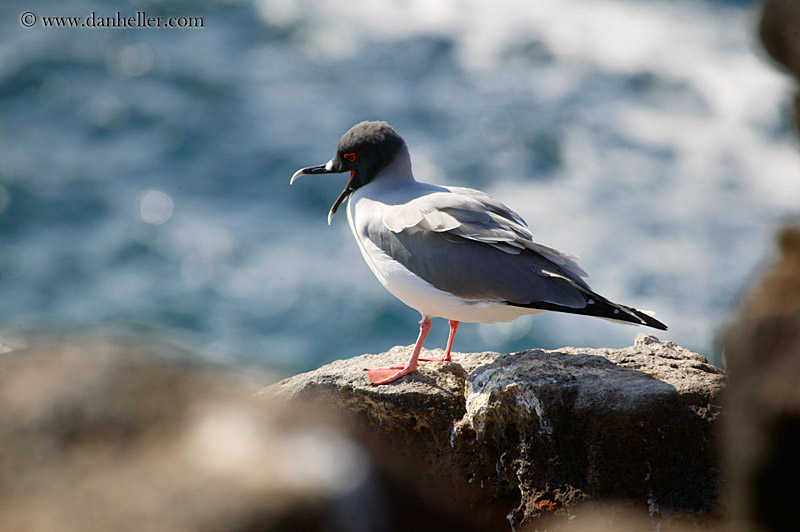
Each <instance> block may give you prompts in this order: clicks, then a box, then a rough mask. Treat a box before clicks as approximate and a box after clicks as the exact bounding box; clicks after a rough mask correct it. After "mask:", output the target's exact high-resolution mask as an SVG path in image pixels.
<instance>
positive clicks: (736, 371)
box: [723, 224, 800, 531]
mask: <svg viewBox="0 0 800 532" xmlns="http://www.w3.org/2000/svg"><path fill="white" fill-rule="evenodd" d="M778 240H779V243H780V250H781V253H780V256H779V257H778V258H777V260H775V261H774V263H773V264H771V265H770V266H769V267H768V268H766V269H765V271H764V272H763V273H762V274H761V275H760V276H759V278H758V279H757V280H756V282H754V283H753V286H752V287H751V288H750V289H749V290H748V291H747V293H746V294H745V295H744V297H743V298H742V301H741V303H740V305H739V309H738V310H737V312H736V314H735V315H734V316H733V317H732V320H731V323H730V325H729V326H728V327H727V330H726V331H725V334H724V335H723V346H724V350H725V356H726V358H727V360H728V367H729V368H730V387H729V389H728V390H727V391H726V393H725V410H726V420H725V423H724V432H723V434H724V436H725V442H726V446H725V465H726V473H727V477H728V478H729V479H730V486H729V489H728V501H727V507H728V508H729V515H728V518H729V520H730V521H731V522H733V523H735V524H736V526H737V527H738V528H737V529H736V530H763V531H770V530H772V531H782V530H795V529H796V528H797V523H796V521H797V519H796V517H795V511H794V502H795V494H796V492H795V491H794V489H793V488H789V489H787V487H788V486H793V485H794V483H795V482H796V480H795V479H797V478H798V475H800V459H799V458H798V452H797V451H798V448H800V386H799V385H798V384H800V381H799V380H798V376H800V224H795V225H793V226H787V227H785V228H783V229H782V230H781V232H780V234H779V238H778Z"/></svg>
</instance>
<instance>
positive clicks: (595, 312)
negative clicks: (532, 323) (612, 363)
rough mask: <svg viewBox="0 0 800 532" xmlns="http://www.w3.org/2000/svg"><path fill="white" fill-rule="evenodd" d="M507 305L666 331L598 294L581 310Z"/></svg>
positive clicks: (652, 320) (538, 303) (663, 326)
mask: <svg viewBox="0 0 800 532" xmlns="http://www.w3.org/2000/svg"><path fill="white" fill-rule="evenodd" d="M507 303H508V304H509V305H514V306H515V307H526V308H535V309H541V310H549V311H553V312H565V313H568V314H580V315H582V316H594V317H596V318H605V319H610V320H614V321H623V322H626V323H632V324H634V325H644V326H646V327H652V328H653V329H658V330H660V331H666V330H667V329H668V328H667V325H666V324H665V323H662V322H660V321H658V320H657V319H655V318H654V317H652V316H650V315H649V314H646V313H644V312H642V311H641V310H636V309H635V308H632V307H626V306H624V305H618V304H616V303H612V302H611V301H609V300H607V299H605V298H603V297H601V296H599V295H598V294H592V297H590V298H587V300H586V305H585V306H583V307H581V308H572V307H566V306H563V305H556V304H553V303H547V302H545V301H533V302H530V303H513V302H510V301H509V302H507Z"/></svg>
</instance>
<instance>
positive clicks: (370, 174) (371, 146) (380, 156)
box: [289, 122, 406, 224]
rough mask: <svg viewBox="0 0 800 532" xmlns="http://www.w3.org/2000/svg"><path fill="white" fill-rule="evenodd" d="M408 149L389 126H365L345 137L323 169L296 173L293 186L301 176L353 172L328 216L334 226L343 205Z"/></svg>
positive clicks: (323, 165) (356, 127)
mask: <svg viewBox="0 0 800 532" xmlns="http://www.w3.org/2000/svg"><path fill="white" fill-rule="evenodd" d="M405 145H406V143H405V141H404V140H403V137H401V136H400V135H399V134H398V133H397V131H395V130H394V128H392V126H390V125H389V124H387V123H386V122H361V123H359V124H356V125H354V126H353V127H351V128H350V129H349V130H348V131H347V132H346V133H345V134H344V135H342V138H341V139H339V146H338V147H337V148H336V155H335V156H334V157H333V159H331V160H330V161H328V162H327V163H326V164H322V165H319V166H309V167H307V168H301V169H300V170H298V171H297V172H295V173H294V175H293V176H292V179H291V181H289V184H292V183H294V181H295V179H297V178H298V177H300V176H301V175H309V174H340V173H343V172H350V180H349V181H348V182H347V186H346V187H345V189H344V190H343V191H342V193H341V194H340V195H339V197H338V198H337V199H336V202H335V203H334V204H333V206H332V207H331V210H330V212H329V213H328V224H330V223H331V218H333V215H334V214H335V213H336V210H337V209H338V208H339V206H340V205H341V204H342V202H343V201H344V200H346V199H347V198H348V197H349V196H350V194H352V193H353V191H354V190H356V189H358V188H359V187H363V186H364V185H366V184H367V183H369V182H370V181H372V180H373V179H374V178H375V176H377V175H378V174H379V173H380V172H381V170H383V169H384V168H386V167H387V166H388V165H389V164H390V163H391V162H392V161H393V160H394V158H395V157H396V156H397V154H398V153H399V152H400V151H401V150H402V149H403V148H404V147H405Z"/></svg>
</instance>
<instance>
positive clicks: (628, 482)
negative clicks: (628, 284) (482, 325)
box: [264, 335, 725, 529]
mask: <svg viewBox="0 0 800 532" xmlns="http://www.w3.org/2000/svg"><path fill="white" fill-rule="evenodd" d="M409 349H410V347H397V348H394V349H392V350H390V351H388V352H387V353H384V354H382V355H364V356H360V357H355V358H351V359H348V360H339V361H336V362H333V363H332V364H329V365H327V366H324V367H322V368H320V369H318V370H316V371H313V372H310V373H306V374H302V375H297V376H295V377H292V378H290V379H286V380H284V381H282V382H280V383H278V384H276V385H273V386H271V387H269V388H267V389H266V390H265V391H264V395H266V396H268V397H270V398H282V399H285V400H291V401H298V400H299V401H302V402H303V403H306V404H309V403H310V404H312V405H314V407H316V408H320V409H324V410H327V411H332V412H335V413H336V414H337V415H341V414H344V415H345V416H346V417H348V418H349V419H351V420H354V421H355V422H354V423H353V425H354V426H355V427H358V429H357V439H358V440H360V441H361V442H362V444H363V445H364V446H365V447H366V448H367V449H368V451H369V452H370V454H371V455H372V457H373V461H374V463H376V464H377V467H379V468H380V469H382V470H383V471H385V472H386V474H387V476H389V477H391V478H399V479H405V481H406V482H408V485H409V489H411V490H415V491H418V492H419V494H420V499H421V500H427V501H429V503H430V504H431V505H435V506H437V507H439V508H444V509H446V510H447V511H450V512H453V513H455V514H459V515H470V516H471V517H470V519H471V521H472V522H473V523H474V524H475V525H476V526H478V527H479V528H483V529H501V528H503V527H505V528H507V527H508V526H509V523H511V524H520V523H529V522H531V521H533V520H535V519H536V518H538V517H540V516H542V515H543V514H551V513H553V512H554V511H555V512H556V513H561V514H566V515H568V516H569V515H571V514H572V513H573V511H574V508H575V506H576V504H577V503H578V502H580V501H584V500H587V499H590V500H592V501H594V502H597V501H626V502H627V503H632V504H633V506H637V505H638V506H640V507H642V508H645V509H646V510H647V511H648V512H649V514H650V517H651V518H652V519H655V520H660V519H662V518H669V517H671V516H674V515H683V516H685V515H687V514H688V515H701V516H710V515H713V514H715V512H717V510H718V509H717V501H718V495H719V486H720V473H719V465H718V452H717V444H716V440H715V425H716V419H717V417H718V415H719V407H718V406H717V405H718V396H719V394H720V391H721V390H722V388H723V386H724V382H725V376H724V374H723V372H722V371H721V370H719V369H718V368H715V367H714V366H711V365H709V364H708V363H707V361H706V359H705V358H704V357H702V356H700V355H698V354H695V353H692V352H690V351H688V350H686V349H683V348H681V347H679V346H676V345H675V344H673V343H671V342H663V343H662V342H659V341H658V340H657V339H656V338H654V337H652V336H647V335H639V336H638V337H637V338H636V343H635V344H634V345H633V346H632V347H628V348H625V349H620V350H613V349H578V348H564V349H561V350H558V351H544V350H530V351H525V352H522V353H518V354H513V355H502V354H497V353H475V354H454V362H453V363H423V365H422V367H421V369H420V371H419V372H418V373H416V374H413V375H410V376H409V377H405V378H403V379H401V380H400V381H398V382H396V383H392V384H390V385H386V386H378V387H372V386H370V385H369V384H368V381H367V377H366V374H365V373H364V371H363V370H364V369H365V368H373V367H379V366H386V365H390V364H396V363H402V362H404V361H405V360H407V359H408V356H409Z"/></svg>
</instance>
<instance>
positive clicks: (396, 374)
mask: <svg viewBox="0 0 800 532" xmlns="http://www.w3.org/2000/svg"><path fill="white" fill-rule="evenodd" d="M430 330H431V318H430V316H424V317H423V318H422V321H420V322H419V336H418V337H417V343H416V345H415V346H414V352H413V353H411V359H410V360H409V361H408V362H407V363H406V365H405V366H390V367H388V368H377V369H368V370H366V372H367V376H368V377H369V383H370V384H372V385H373V386H378V385H380V384H388V383H390V382H394V381H396V380H397V379H399V378H400V377H402V376H403V375H408V374H409V373H413V372H415V371H417V366H418V365H419V364H418V362H417V360H418V359H419V353H420V351H422V344H424V343H425V338H426V337H427V336H428V333H429V332H430Z"/></svg>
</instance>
